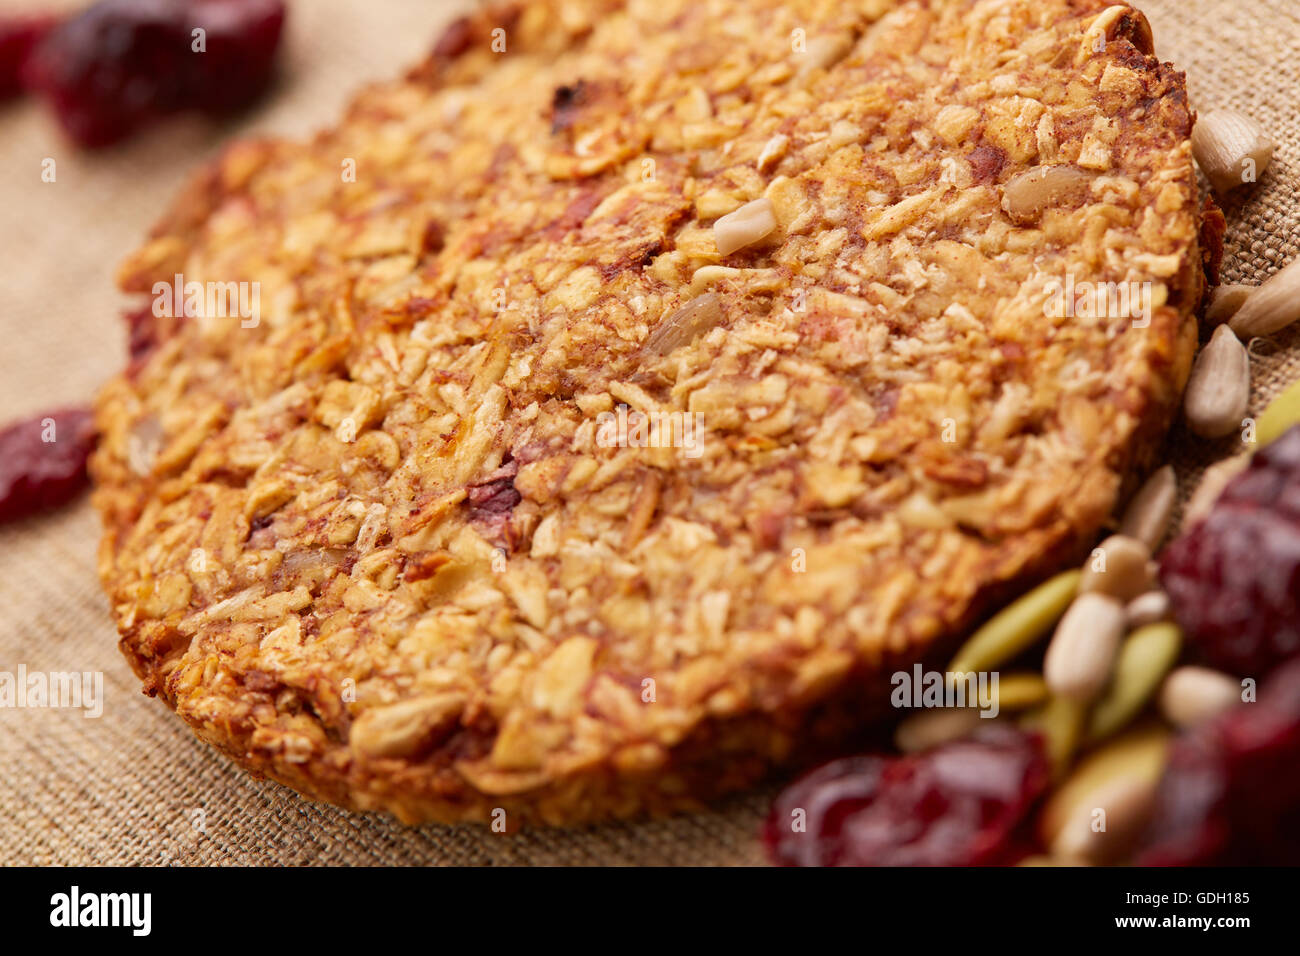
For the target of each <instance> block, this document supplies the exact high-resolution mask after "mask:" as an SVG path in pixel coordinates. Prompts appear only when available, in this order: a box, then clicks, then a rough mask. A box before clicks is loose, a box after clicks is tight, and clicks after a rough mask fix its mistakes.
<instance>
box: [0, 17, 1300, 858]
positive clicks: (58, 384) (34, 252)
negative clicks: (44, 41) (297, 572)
mask: <svg viewBox="0 0 1300 956" xmlns="http://www.w3.org/2000/svg"><path fill="white" fill-rule="evenodd" d="M1139 5H1140V6H1142V7H1143V8H1144V9H1145V11H1146V12H1147V14H1148V16H1149V18H1150V19H1151V22H1152V25H1153V27H1154V32H1155V37H1156V49H1157V53H1159V55H1160V56H1161V57H1162V58H1165V59H1169V60H1172V61H1173V62H1175V63H1176V64H1178V66H1179V67H1181V68H1182V69H1184V70H1186V71H1187V73H1188V83H1189V87H1190V90H1191V95H1192V101H1193V104H1194V105H1196V106H1197V107H1198V108H1199V109H1202V110H1204V109H1208V108H1212V107H1219V106H1226V107H1234V108H1237V109H1241V110H1244V111H1246V112H1248V113H1250V114H1251V115H1253V116H1254V117H1255V118H1257V119H1258V120H1259V121H1260V122H1261V123H1263V125H1264V127H1265V128H1266V129H1268V130H1269V131H1270V132H1271V133H1272V135H1273V136H1274V137H1275V139H1276V140H1277V142H1278V151H1277V156H1276V158H1275V159H1274V161H1273V165H1272V167H1271V168H1270V169H1269V171H1268V173H1267V174H1266V175H1265V176H1264V178H1263V180H1262V182H1261V183H1260V184H1259V186H1258V187H1256V188H1254V189H1253V190H1251V191H1249V192H1248V193H1246V195H1245V196H1244V197H1243V199H1241V200H1239V201H1238V202H1235V203H1230V204H1229V205H1228V206H1227V209H1226V212H1227V217H1228V235H1227V252H1226V255H1225V260H1224V265H1225V268H1224V281H1227V282H1245V283H1251V284H1253V283H1258V282H1260V281H1262V280H1263V279H1264V278H1265V277H1266V276H1268V275H1269V274H1271V273H1272V272H1274V271H1276V269H1278V268H1279V267H1280V266H1282V265H1283V264H1285V263H1287V262H1289V261H1290V260H1291V259H1292V258H1293V257H1294V256H1295V255H1296V254H1297V253H1298V252H1300V238H1298V237H1300V209H1297V203H1298V200H1297V186H1298V185H1300V117H1298V116H1297V112H1296V105H1297V103H1300V55H1298V54H1300V4H1298V3H1296V0H1251V2H1250V3H1242V2H1240V0H1139ZM32 6H34V3H33V2H31V0H0V12H5V11H10V10H13V9H17V8H23V9H31V8H32ZM291 6H292V9H291V17H290V26H289V33H288V41H287V54H288V55H287V58H286V61H285V65H286V70H285V73H286V76H285V80H284V82H283V83H282V84H281V86H280V88H279V89H277V91H276V93H275V95H274V96H273V97H271V98H270V99H269V101H268V102H267V103H266V105H265V106H264V107H263V108H262V109H261V110H260V111H259V112H258V113H257V114H256V115H254V116H252V117H248V118H246V119H245V120H244V121H243V122H242V123H241V124H238V126H237V127H231V128H220V129H214V128H213V127H212V126H211V125H209V124H206V123H204V122H201V121H198V120H178V121H176V122H174V123H170V124H168V125H167V126H166V127H165V128H163V129H159V130H156V131H154V132H151V133H150V134H148V135H145V136H143V137H141V138H139V139H137V140H134V141H133V142H131V143H130V144H129V145H127V146H125V147H123V148H120V149H117V150H114V151H110V152H105V153H100V154H95V155H89V156H87V155H83V154H78V153H77V152H76V151H75V150H73V149H71V148H70V147H69V146H68V145H67V144H66V143H65V142H64V141H63V140H62V139H60V137H59V135H58V133H57V131H56V129H55V128H54V127H53V125H52V124H51V122H50V120H49V118H48V116H47V115H45V114H44V113H43V112H42V110H41V109H39V108H38V107H36V106H35V105H33V104H31V103H20V104H17V105H12V106H6V107H4V108H3V109H2V110H0V170H2V171H3V177H0V262H3V282H0V343H2V344H0V349H2V350H3V360H0V418H2V419H11V418H15V417H18V416H24V415H28V414H32V413H36V412H40V411H43V410H46V409H51V408H54V407H56V406H59V405H61V404H65V403H68V404H72V403H81V402H85V401H86V400H87V399H88V398H89V397H90V396H91V395H92V394H93V392H94V390H95V388H96V386H97V385H98V384H99V383H100V382H102V381H103V380H104V379H106V378H108V377H109V376H111V375H112V374H113V373H114V372H115V371H116V370H117V369H118V368H119V367H120V366H121V365H122V362H123V333H122V326H121V323H120V322H118V321H117V313H118V306H119V303H120V299H119V297H118V295H117V293H116V292H115V290H114V288H113V285H112V282H111V274H112V271H113V268H114V266H115V265H116V263H117V262H118V261H119V260H120V259H121V257H122V256H123V255H124V254H125V253H126V252H127V251H128V250H130V249H131V248H133V247H134V246H135V244H136V243H137V242H138V240H139V239H140V238H141V237H142V236H143V235H144V232H145V230H146V229H147V228H148V226H149V225H150V224H151V222H152V221H153V220H154V219H155V217H156V216H157V215H158V214H159V213H160V212H161V211H162V209H163V208H164V205H165V204H166V203H167V202H168V201H169V199H170V197H171V196H172V195H173V193H174V191H175V189H176V188H177V187H178V186H179V184H180V183H181V182H182V180H183V179H184V177H185V176H186V175H187V173H188V172H189V171H190V170H191V169H193V168H194V166H195V165H196V164H197V163H198V162H199V161H201V160H202V159H203V158H205V157H207V156H210V155H212V154H213V153H214V151H215V150H216V149H217V147H218V145H219V144H220V143H221V142H222V141H223V140H224V139H226V138H228V137H229V136H230V135H232V134H233V133H235V132H236V131H242V130H243V129H245V128H255V129H259V130H272V131H275V132H278V133H289V134H295V135H302V134H305V133H307V132H309V131H311V130H312V129H314V128H316V127H318V126H320V125H322V124H326V123H329V122H332V121H333V119H334V117H335V116H336V115H337V113H338V111H339V109H340V107H341V105H342V103H343V102H344V100H345V99H346V97H347V96H348V93H349V91H350V90H351V89H352V88H353V87H355V86H356V85H358V84H359V83H360V82H362V81H364V80H365V79H367V78H377V77H382V76H385V75H389V74H391V73H392V72H393V71H395V70H396V69H398V67H399V65H400V64H403V63H409V62H412V61H414V60H415V59H417V58H418V57H419V56H420V55H421V54H422V53H423V52H424V51H425V50H426V49H427V47H428V45H429V43H430V42H431V41H432V38H433V37H434V36H435V35H436V33H437V31H438V29H439V28H440V27H441V25H442V24H443V23H444V22H446V21H447V20H448V19H449V18H450V17H451V16H453V15H454V14H455V12H456V11H457V9H458V8H459V7H460V6H462V4H461V3H458V2H451V3H432V2H429V0H371V2H367V3H355V2H351V0H297V2H294V3H292V4H291ZM46 157H51V158H54V159H55V161H56V163H57V166H56V172H57V180H56V182H54V183H43V182H42V181H41V164H42V160H43V159H44V158H46ZM1261 346H1262V347H1261ZM1253 351H1254V352H1255V353H1256V358H1255V359H1254V381H1255V394H1254V396H1253V400H1252V409H1253V411H1254V412H1258V411H1259V410H1260V409H1261V408H1262V407H1263V405H1264V404H1265V403H1266V402H1267V400H1268V399H1269V398H1270V397H1271V396H1272V395H1273V394H1274V393H1275V392H1276V391H1277V390H1278V389H1279V388H1280V387H1282V386H1285V385H1286V384H1288V383H1289V382H1290V381H1292V380H1293V379H1295V378H1297V377H1300V334H1297V333H1291V334H1284V335H1282V336H1279V337H1277V339H1276V342H1275V343H1256V347H1255V349H1254V350H1253ZM1234 440H1235V439H1233V438H1231V437H1229V438H1228V439H1225V440H1224V441H1223V442H1219V443H1208V442H1204V441H1200V440H1195V439H1192V438H1190V437H1189V436H1187V435H1185V434H1184V433H1183V432H1182V431H1181V430H1178V429H1176V430H1175V432H1174V434H1173V435H1171V437H1170V447H1171V449H1173V450H1174V451H1173V452H1172V457H1173V460H1174V461H1175V463H1176V464H1177V465H1178V469H1179V478H1180V486H1181V488H1182V491H1183V496H1184V498H1185V496H1186V494H1187V493H1188V492H1189V491H1190V490H1191V488H1193V487H1194V485H1195V482H1196V479H1197V477H1198V475H1199V472H1200V470H1201V468H1202V467H1203V466H1204V464H1206V463H1207V462H1210V461H1213V460H1214V459H1216V458H1218V457H1221V456H1222V455H1224V454H1227V453H1230V452H1231V451H1232V450H1233V448H1232V445H1233V442H1234ZM98 534H99V526H98V522H97V519H96V517H95V515H94V513H93V512H92V510H91V508H90V506H89V504H88V503H86V502H84V501H83V502H82V503H80V504H79V505H77V506H75V507H71V508H68V509H66V510H64V511H61V512H58V513H55V514H52V515H49V516H45V517H41V518H38V519H34V520H31V521H27V522H24V523H21V524H19V525H17V526H14V527H10V528H7V529H4V530H0V608H2V609H3V618H2V623H0V670H6V671H10V672H14V671H16V670H17V668H18V666H19V665H20V664H25V665H26V666H27V668H28V670H29V671H30V670H43V671H66V670H75V671H86V670H90V671H102V672H103V675H104V697H105V702H104V713H103V715H102V716H101V717H99V718H98V719H88V718H86V717H84V716H83V715H82V713H81V712H79V711H76V710H70V709H67V710H54V709H47V710H38V709H10V708H3V709H0V862H3V863H6V864H20V863H26V864H31V863H38V864H48V863H61V864H95V863H120V864H150V865H152V864H162V863H183V864H303V863H316V864H353V865H356V864H431V863H451V864H573V863H578V864H581V863H585V864H615V863H623V864H744V863H753V862H758V861H761V859H762V855H761V852H760V849H759V846H758V842H757V839H756V836H755V835H756V832H757V827H758V823H759V820H760V819H761V816H762V813H763V811H764V808H765V806H766V802H767V799H768V798H769V796H770V792H771V791H770V790H767V791H762V792H756V793H751V794H748V795H745V796H742V797H740V798H737V799H734V800H732V801H730V802H728V803H726V804H723V805H721V806H719V807H718V808H717V809H716V811H715V812H712V813H708V814H701V815H695V816H687V817H680V818H676V819H672V820H667V821H660V822H653V823H643V824H628V825H614V826H602V827H595V828H589V829H585V830H580V831H572V830H571V831H561V830H545V829H538V830H531V831H526V832H524V833H520V834H513V835H503V834H493V833H490V832H487V831H485V830H483V829H479V828H474V827H440V826H425V827H419V828H408V827H403V826H400V825H398V824H396V823H394V822H392V821H390V820H387V819H384V818H379V817H374V816H369V815H360V814H350V813H345V812H342V811H339V810H336V809H334V808H332V807H325V806H319V805H315V804H311V803H308V802H307V801H305V800H302V799H300V798H299V797H297V796H296V795H294V794H293V793H291V792H290V791H288V790H286V789H284V788H283V787H280V786H277V785H275V784H271V783H266V782H259V781H255V780H251V779H249V778H248V777H247V776H246V775H245V774H243V773H242V772H240V771H239V770H237V769H235V768H234V767H232V766H231V765H230V764H229V763H228V762H227V761H226V760H225V759H224V758H222V757H220V756H218V755H217V754H215V753H214V752H213V751H211V750H210V749H209V748H208V747H207V746H206V745H204V744H202V743H200V742H199V741H197V740H196V739H195V738H194V737H193V736H191V734H190V732H189V731H188V730H187V729H186V728H185V727H184V726H183V725H182V723H181V722H180V721H179V720H178V719H176V718H175V717H174V716H173V715H172V714H171V713H170V712H168V711H167V709H166V708H165V707H164V706H163V705H162V704H161V703H159V702H157V701H151V700H149V699H148V698H146V697H144V696H143V695H142V694H141V693H140V690H139V683H138V682H137V680H136V678H135V677H134V675H132V674H131V672H130V670H129V669H128V668H127V666H126V663H125V662H124V660H123V659H122V657H121V656H120V655H119V654H118V652H117V647H116V638H115V634H114V631H113V626H112V624H111V623H110V621H109V613H108V607H107V603H106V601H105V599H104V597H103V596H102V594H101V593H100V590H99V586H98V583H97V581H96V579H95V574H94V550H95V543H96V540H97V537H98ZM196 811H202V812H201V814H197V813H196ZM196 820H201V821H202V824H203V830H199V829H197V828H196V826H195V821H196Z"/></svg>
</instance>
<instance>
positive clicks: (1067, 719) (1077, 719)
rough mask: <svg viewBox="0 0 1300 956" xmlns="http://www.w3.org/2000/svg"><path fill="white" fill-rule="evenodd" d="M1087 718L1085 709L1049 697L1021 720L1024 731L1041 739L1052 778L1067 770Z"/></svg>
mask: <svg viewBox="0 0 1300 956" xmlns="http://www.w3.org/2000/svg"><path fill="white" fill-rule="evenodd" d="M1087 716H1088V705H1087V704H1086V703H1085V702H1083V701H1078V700H1071V699H1070V698H1069V697H1062V696H1060V695H1059V694H1058V695H1053V696H1052V697H1050V698H1049V699H1048V701H1047V703H1046V704H1044V705H1043V706H1042V707H1039V708H1038V709H1036V710H1031V711H1029V712H1027V713H1026V714H1024V715H1023V716H1021V718H1020V727H1021V728H1022V729H1023V730H1028V731H1037V732H1038V733H1040V734H1042V735H1043V743H1044V746H1045V749H1046V751H1047V759H1048V762H1049V763H1050V764H1051V765H1052V774H1053V776H1056V777H1059V776H1060V775H1061V774H1063V773H1065V771H1067V770H1069V769H1070V759H1071V758H1072V757H1073V756H1074V752H1075V750H1076V749H1078V746H1079V741H1080V739H1081V738H1082V737H1083V725H1084V722H1085V720H1086V718H1087Z"/></svg>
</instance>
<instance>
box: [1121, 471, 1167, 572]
mask: <svg viewBox="0 0 1300 956" xmlns="http://www.w3.org/2000/svg"><path fill="white" fill-rule="evenodd" d="M1177 498H1178V479H1177V478H1176V477H1175V476H1174V466H1173V465H1165V466H1164V467H1163V468H1160V469H1158V470H1156V471H1155V472H1154V473H1153V474H1152V475H1151V477H1150V478H1148V479H1147V480H1146V483H1145V484H1144V485H1143V486H1142V487H1141V488H1139V489H1138V493H1137V494H1135V495H1134V496H1133V500H1132V501H1130V502H1129V504H1128V507H1127V508H1125V509H1124V517H1123V518H1121V519H1120V523H1119V533H1120V534H1123V535H1127V536H1128V537H1130V538H1137V539H1138V540H1139V541H1141V542H1142V543H1143V544H1145V545H1146V546H1147V548H1148V549H1150V551H1151V553H1152V554H1154V553H1155V551H1156V549H1157V548H1159V547H1160V542H1161V541H1163V540H1164V537H1165V532H1166V531H1168V530H1169V519H1170V518H1171V517H1172V516H1173V513H1174V502H1175V501H1176V500H1177Z"/></svg>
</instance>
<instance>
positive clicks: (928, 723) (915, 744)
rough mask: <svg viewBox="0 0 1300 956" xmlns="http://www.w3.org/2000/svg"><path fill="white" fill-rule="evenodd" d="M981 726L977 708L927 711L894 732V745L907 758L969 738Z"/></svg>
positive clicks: (910, 718) (981, 721) (914, 716)
mask: <svg viewBox="0 0 1300 956" xmlns="http://www.w3.org/2000/svg"><path fill="white" fill-rule="evenodd" d="M981 723H989V720H987V719H986V718H983V717H980V712H979V710H978V709H976V708H974V707H945V708H943V709H941V710H923V711H921V712H920V713H919V714H913V715H912V716H910V717H906V718H904V719H903V720H902V721H900V722H899V724H898V727H897V728H895V730H894V743H895V744H896V745H897V747H898V749H899V750H901V751H902V752H903V753H905V754H912V753H920V752H921V751H922V750H929V749H930V748H932V747H937V746H939V745H940V744H946V743H948V741H950V740H960V739H961V738H963V737H969V736H970V735H971V734H973V733H974V732H975V730H976V728H978V727H979V726H980V724H981Z"/></svg>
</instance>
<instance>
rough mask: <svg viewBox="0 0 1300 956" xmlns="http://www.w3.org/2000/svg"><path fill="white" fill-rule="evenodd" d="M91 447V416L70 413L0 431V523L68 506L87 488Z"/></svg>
mask: <svg viewBox="0 0 1300 956" xmlns="http://www.w3.org/2000/svg"><path fill="white" fill-rule="evenodd" d="M94 445H95V429H94V424H93V422H92V421H91V413H90V410H89V409H85V408H69V409H64V410H62V411H57V412H50V413H48V414H46V415H38V416H36V417H35V418H29V419H27V420H26V421H21V422H17V423H15V424H13V425H10V426H9V427H7V428H5V429H4V430H2V431H0V521H12V520H13V519H15V518H21V517H24V516H25V515H28V514H31V513H32V512H34V511H39V510H40V509H42V508H52V507H54V506H55V505H61V504H63V503H64V502H66V501H69V500H71V499H72V498H73V497H75V496H76V495H77V493H78V492H80V491H81V489H82V488H83V487H85V485H86V459H87V458H88V457H89V455H90V452H91V449H92V448H93V447H94Z"/></svg>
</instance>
